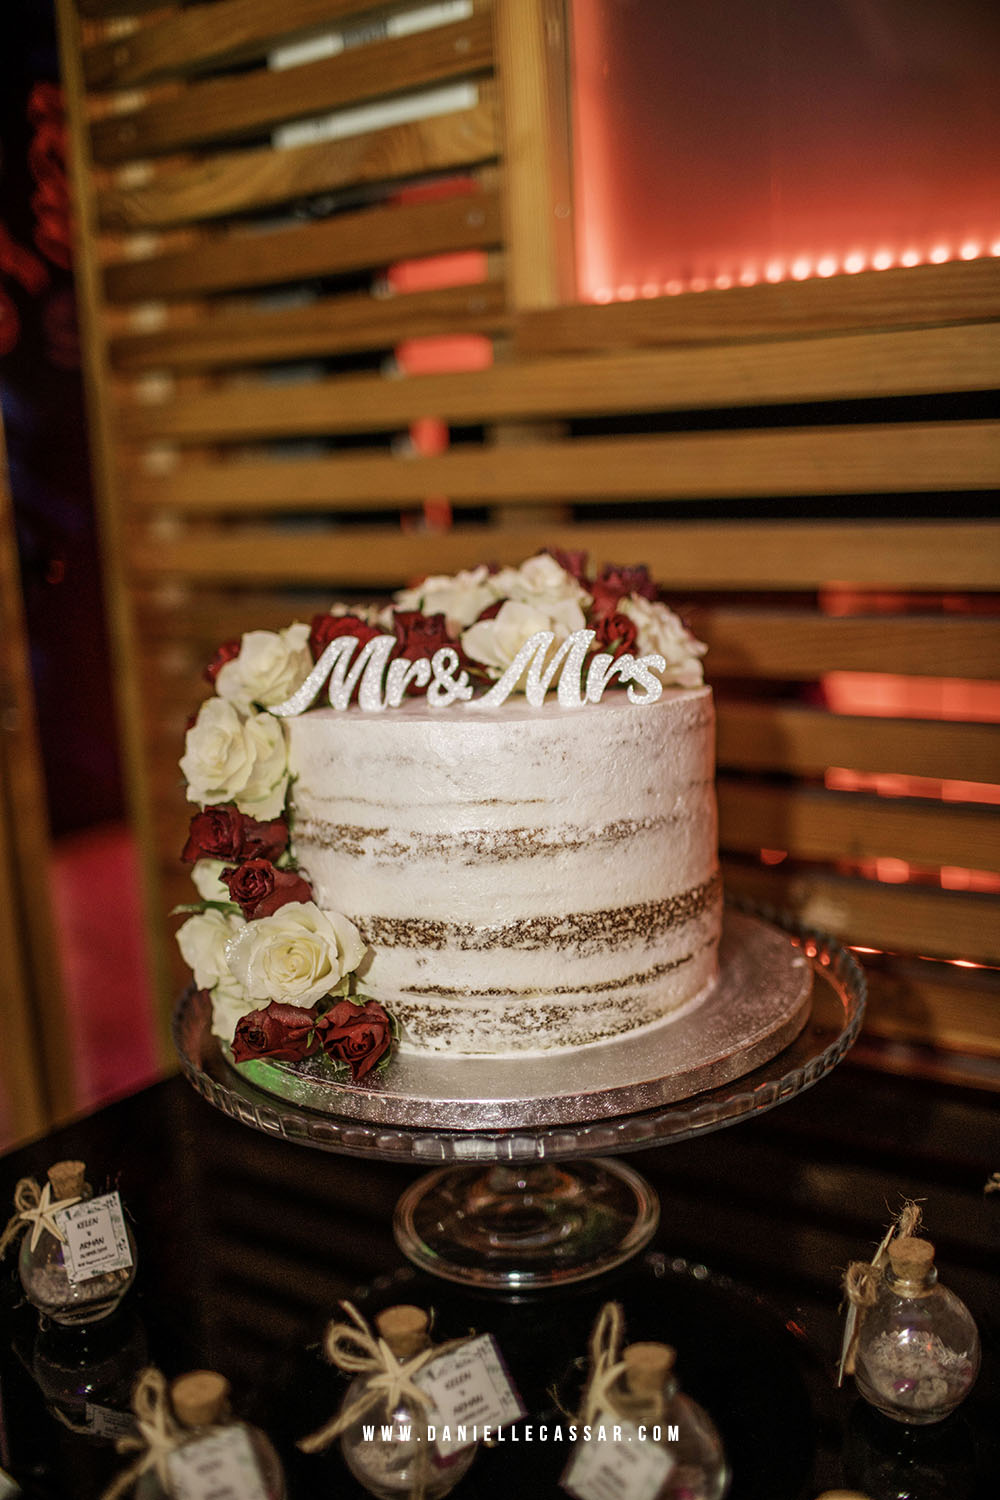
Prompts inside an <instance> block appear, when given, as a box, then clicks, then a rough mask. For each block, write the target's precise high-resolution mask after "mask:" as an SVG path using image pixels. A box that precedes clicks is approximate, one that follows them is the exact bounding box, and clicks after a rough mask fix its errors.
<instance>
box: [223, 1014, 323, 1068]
mask: <svg viewBox="0 0 1000 1500" xmlns="http://www.w3.org/2000/svg"><path fill="white" fill-rule="evenodd" d="M316 1020H317V1017H316V1012H315V1011H314V1010H305V1009H304V1008H303V1007H302V1006H301V1005H280V1004H279V1003H278V1002H277V1001H276V1000H272V1001H271V1002H270V1003H269V1004H268V1005H266V1006H265V1007H264V1009H263V1010H252V1011H251V1012H250V1014H249V1015H248V1016H243V1017H242V1018H241V1019H240V1020H239V1021H237V1023H236V1035H235V1037H234V1038H233V1060H234V1062H238V1063H239V1062H251V1061H252V1060H253V1059H254V1058H255V1057H270V1058H272V1059H274V1060H275V1061H279V1060H280V1061H283V1062H299V1061H300V1060H301V1059H302V1058H303V1057H312V1056H313V1054H314V1053H315V1052H318V1051H319V1050H320V1041H319V1037H318V1036H317V1034H316Z"/></svg>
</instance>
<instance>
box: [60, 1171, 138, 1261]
mask: <svg viewBox="0 0 1000 1500" xmlns="http://www.w3.org/2000/svg"><path fill="white" fill-rule="evenodd" d="M55 1222H56V1224H57V1225H58V1226H59V1228H60V1229H61V1230H62V1232H63V1234H64V1235H65V1236H66V1243H65V1245H64V1246H63V1264H64V1266H65V1268H66V1275H67V1276H68V1277H69V1279H70V1281H72V1282H74V1283H75V1282H79V1281H89V1280H90V1279H91V1277H93V1276H103V1275H104V1274H105V1273H106V1272H108V1271H124V1270H127V1269H128V1267H129V1266H130V1265H131V1264H132V1251H131V1249H130V1248H129V1242H128V1235H127V1234H126V1232H125V1215H124V1213H123V1212H122V1200H121V1198H120V1197H119V1196H118V1194H117V1193H105V1194H104V1196H103V1197H101V1198H88V1199H87V1201H86V1203H77V1204H75V1205H74V1207H73V1208H64V1209H63V1210H62V1211H61V1212H60V1213H58V1214H56V1217H55Z"/></svg>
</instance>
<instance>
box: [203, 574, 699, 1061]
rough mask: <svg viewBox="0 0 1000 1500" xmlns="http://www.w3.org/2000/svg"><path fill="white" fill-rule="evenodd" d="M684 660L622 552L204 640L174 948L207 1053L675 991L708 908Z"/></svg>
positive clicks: (371, 1056)
mask: <svg viewBox="0 0 1000 1500" xmlns="http://www.w3.org/2000/svg"><path fill="white" fill-rule="evenodd" d="M703 651H704V647H703V646H701V645H700V643H698V642H697V641H695V640H694V638H693V637H692V636H691V635H690V634H689V632H688V631H687V630H686V629H685V627H684V626H683V625H682V623H681V622H680V620H679V619H678V618H677V616H676V615H674V614H673V613H672V612H671V611H670V610H669V609H667V607H666V606H665V605H664V604H663V603H662V602H661V601H660V600H659V597H658V594H657V591H656V589H655V586H654V585H653V584H652V582H651V580H650V579H649V577H648V574H647V573H646V570H645V569H643V568H630V569H619V568H605V569H604V570H603V571H602V572H601V573H600V574H599V575H597V576H596V577H594V578H589V577H588V576H587V574H586V570H585V560H584V559H583V558H582V557H580V556H577V555H563V554H554V555H551V556H550V555H548V554H542V555H540V556H539V557H536V558H532V559H529V561H528V562H526V563H524V564H522V565H521V567H520V568H516V569H515V568H506V569H502V570H490V569H487V568H485V567H484V568H478V569H475V570H473V571H471V572H469V573H464V574H459V575H457V576H455V577H442V578H433V579H428V580H425V582H424V583H423V584H422V585H418V586H417V587H416V588H415V589H412V590H407V591H404V592H402V593H400V594H397V595H396V596H395V598H394V600H393V602H392V603H391V604H390V605H388V606H385V607H383V608H379V609H376V608H375V607H370V608H366V609H358V608H357V607H355V608H353V609H352V608H349V607H348V606H344V605H335V606H333V607H332V608H331V610H330V612H329V613H328V614H326V615H318V616H316V617H315V618H314V619H313V621H312V624H311V626H310V625H305V624H295V625H292V626H290V627H288V629H286V630H284V631H280V632H272V631H252V632H250V633H248V634H247V635H245V636H243V637H242V639H241V640H240V641H234V642H230V643H227V645H225V646H224V647H222V648H220V651H219V652H218V653H217V655H216V658H215V660H214V662H213V663H212V664H211V665H210V667H209V669H208V672H207V675H208V677H209V680H210V681H211V682H212V684H213V686H214V690H215V691H214V695H213V696H212V697H210V698H209V699H207V700H206V702H205V703H203V704H202V707H201V709H200V711H199V714H198V717H197V719H196V721H195V723H194V724H193V726H192V728H191V729H190V730H189V732H188V735H187V741H186V750H185V754H184V757H183V759H182V761H181V767H182V770H183V772H184V774H185V777H186V780H187V784H188V789H187V795H188V798H189V800H191V801H193V802H196V803H198V804H199V806H200V809H201V810H200V811H199V812H196V813H195V815H194V817H193V818H192V822H191V831H190V835H189V838H188V842H187V845H186V847H185V849H184V852H183V858H184V859H185V860H187V861H188V862H189V863H191V864H192V866H193V871H192V873H193V876H194V880H195V884H196V886H197V890H198V894H199V896H200V898H201V899H200V901H199V902H197V903H194V904H193V905H192V907H191V908H189V911H190V915H188V918H187V920H186V921H185V923H184V925H183V926H182V927H181V929H180V931H179V933H178V940H179V942H180V946H181V949H182V952H183V953H184V956H185V958H186V959H187V960H188V962H189V963H190V965H191V967H192V969H193V970H194V976H195V983H196V985H197V986H198V988H200V989H202V990H205V991H206V992H207V993H208V995H209V997H210V1001H211V1008H212V1026H213V1030H214V1031H215V1032H216V1033H217V1034H218V1036H219V1037H220V1038H221V1039H222V1040H223V1042H225V1043H226V1044H227V1045H228V1046H229V1047H230V1048H231V1056H232V1057H233V1058H234V1060H235V1061H237V1062H242V1061H250V1060H255V1059H259V1058H266V1059H274V1060H282V1061H285V1062H295V1061H298V1060H302V1059H306V1058H309V1059H314V1060H315V1059H317V1058H318V1057H319V1056H320V1054H322V1057H323V1058H325V1059H328V1060H329V1061H331V1062H332V1063H334V1064H336V1065H339V1066H347V1065H349V1066H350V1069H351V1073H352V1075H353V1077H354V1078H355V1079H356V1080H358V1079H363V1078H365V1077H367V1076H368V1075H369V1074H370V1073H372V1072H374V1071H375V1070H376V1069H382V1068H385V1067H386V1066H390V1067H391V1058H392V1056H393V1054H394V1051H395V1050H396V1049H397V1048H402V1049H405V1050H407V1051H413V1052H424V1053H434V1054H442V1053H444V1054H451V1053H453V1054H458V1055H472V1056H477V1055H478V1056H484V1055H485V1056H496V1057H504V1056H516V1055H522V1056H523V1055H527V1054H529V1053H537V1052H551V1051H553V1050H558V1049H572V1048H579V1047H581V1046H587V1045H589V1044H592V1043H597V1042H602V1041H606V1040H607V1039H609V1038H614V1037H619V1036H623V1035H626V1034H628V1033H630V1032H633V1031H635V1030H636V1029H637V1028H641V1027H643V1026H648V1025H650V1024H651V1023H654V1022H659V1021H661V1020H662V1019H663V1018H665V1017H667V1016H670V1015H671V1014H673V1013H675V1012H678V1011H680V1010H681V1009H683V1008H684V1007H690V1006H692V1005H694V1004H696V1003H697V1001H698V999H699V998H700V997H703V996H705V995H706V994H707V993H708V992H709V990H710V989H711V986H712V983H713V980H714V978H715V975H716V959H717V948H718V941H719V932H720V925H721V890H720V883H719V875H718V862H717V844H716V813H715V795H714V781H713V777H714V719H713V710H712V699H711V693H710V690H709V689H708V688H707V687H705V686H704V685H703V683H702V672H701V662H700V659H699V658H700V656H701V654H702V653H703ZM313 1065H315V1063H314V1064H313Z"/></svg>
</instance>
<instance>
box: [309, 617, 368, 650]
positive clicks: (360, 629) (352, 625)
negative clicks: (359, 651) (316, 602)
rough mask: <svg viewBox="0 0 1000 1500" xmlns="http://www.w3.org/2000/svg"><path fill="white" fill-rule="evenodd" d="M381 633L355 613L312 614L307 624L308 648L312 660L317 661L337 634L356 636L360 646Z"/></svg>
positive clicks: (336, 637)
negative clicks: (310, 620) (308, 624)
mask: <svg viewBox="0 0 1000 1500" xmlns="http://www.w3.org/2000/svg"><path fill="white" fill-rule="evenodd" d="M382 633H383V632H382V631H381V630H379V629H378V627H377V626H376V625H367V624H366V623H365V621H364V620H359V619H358V617H357V615H313V617H312V622H311V624H310V626H309V650H310V651H311V652H312V659H313V661H319V659H320V657H321V656H322V655H323V652H324V651H325V650H326V648H327V646H329V644H330V642H331V641H335V640H337V639H338V637H339V636H342V635H353V636H356V637H357V640H358V646H359V648H360V647H361V646H364V645H367V643H368V642H369V641H371V640H374V639H375V637H376V636H377V635H381V634H382Z"/></svg>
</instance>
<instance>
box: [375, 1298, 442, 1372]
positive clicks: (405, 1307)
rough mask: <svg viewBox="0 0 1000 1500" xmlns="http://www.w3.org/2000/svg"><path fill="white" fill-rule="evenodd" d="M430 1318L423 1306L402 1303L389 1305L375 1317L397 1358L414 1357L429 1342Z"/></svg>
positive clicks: (379, 1329)
mask: <svg viewBox="0 0 1000 1500" xmlns="http://www.w3.org/2000/svg"><path fill="white" fill-rule="evenodd" d="M429 1321H430V1320H429V1318H428V1316H427V1314H426V1313H425V1312H424V1309H423V1308H422V1307H411V1306H410V1305H409V1304H408V1303H401V1304H400V1305H399V1306H398V1307H387V1308H386V1309H385V1311H384V1312H380V1313H379V1314H378V1315H377V1316H376V1318H375V1326H376V1328H377V1329H378V1331H379V1333H380V1334H381V1335H382V1337H383V1338H384V1339H385V1341H386V1343H387V1344H388V1345H389V1348H390V1349H391V1350H392V1352H393V1354H394V1355H395V1356H396V1358H397V1359H400V1360H402V1359H412V1358H413V1356H414V1355H415V1354H419V1353H420V1351H421V1349H423V1348H424V1347H425V1346H426V1344H427V1339H428V1323H429Z"/></svg>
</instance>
